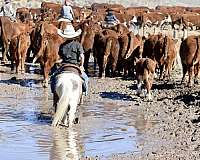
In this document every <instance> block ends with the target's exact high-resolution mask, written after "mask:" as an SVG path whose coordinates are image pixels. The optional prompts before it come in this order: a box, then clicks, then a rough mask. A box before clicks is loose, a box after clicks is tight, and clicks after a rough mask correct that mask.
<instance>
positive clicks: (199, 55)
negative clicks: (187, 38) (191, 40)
mask: <svg viewBox="0 0 200 160" xmlns="http://www.w3.org/2000/svg"><path fill="white" fill-rule="evenodd" d="M196 41H197V50H196V53H195V56H194V59H193V65H196V64H197V63H198V62H199V61H200V36H198V37H197V38H196Z"/></svg>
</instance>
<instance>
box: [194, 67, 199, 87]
mask: <svg viewBox="0 0 200 160" xmlns="http://www.w3.org/2000/svg"><path fill="white" fill-rule="evenodd" d="M199 78H200V63H198V64H196V65H195V79H194V83H195V84H199Z"/></svg>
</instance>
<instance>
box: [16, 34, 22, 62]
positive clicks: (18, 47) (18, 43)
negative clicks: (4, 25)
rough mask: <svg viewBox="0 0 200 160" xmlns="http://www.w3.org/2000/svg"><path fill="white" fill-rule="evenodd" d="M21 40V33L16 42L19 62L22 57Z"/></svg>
mask: <svg viewBox="0 0 200 160" xmlns="http://www.w3.org/2000/svg"><path fill="white" fill-rule="evenodd" d="M22 38H23V33H22V34H20V35H19V36H18V42H17V54H18V58H19V60H20V59H22V56H21V42H22Z"/></svg>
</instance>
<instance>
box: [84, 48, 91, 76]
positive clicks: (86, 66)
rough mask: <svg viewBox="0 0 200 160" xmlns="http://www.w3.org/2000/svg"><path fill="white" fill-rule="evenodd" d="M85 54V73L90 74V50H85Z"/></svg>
mask: <svg viewBox="0 0 200 160" xmlns="http://www.w3.org/2000/svg"><path fill="white" fill-rule="evenodd" d="M84 55H85V60H84V68H85V73H86V74H88V63H89V59H90V51H87V52H85V53H84Z"/></svg>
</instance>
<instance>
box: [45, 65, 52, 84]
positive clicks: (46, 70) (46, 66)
mask: <svg viewBox="0 0 200 160" xmlns="http://www.w3.org/2000/svg"><path fill="white" fill-rule="evenodd" d="M50 69H51V67H50V66H49V63H48V62H47V63H45V64H44V81H43V87H44V88H47V87H48V82H49V72H50Z"/></svg>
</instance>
